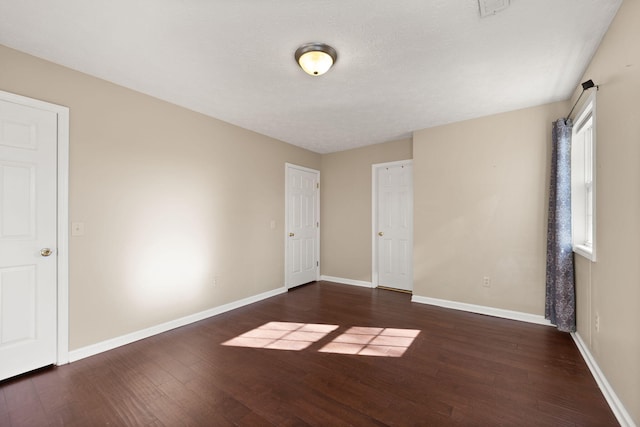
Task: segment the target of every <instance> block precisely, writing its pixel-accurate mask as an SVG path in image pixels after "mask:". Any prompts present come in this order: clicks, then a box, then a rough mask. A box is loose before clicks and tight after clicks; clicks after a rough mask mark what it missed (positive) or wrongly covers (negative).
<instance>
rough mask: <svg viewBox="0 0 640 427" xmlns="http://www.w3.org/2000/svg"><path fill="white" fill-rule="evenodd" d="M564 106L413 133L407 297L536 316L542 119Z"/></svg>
mask: <svg viewBox="0 0 640 427" xmlns="http://www.w3.org/2000/svg"><path fill="white" fill-rule="evenodd" d="M567 107H568V103H566V102H561V103H555V104H549V105H544V106H541V107H536V108H528V109H525V110H519V111H513V112H509V113H504V114H498V115H494V116H489V117H484V118H480V119H476V120H469V121H464V122H460V123H455V124H450V125H446V126H440V127H436V128H431V129H425V130H421V131H418V132H415V133H414V136H413V144H414V145H413V158H414V160H413V161H414V204H415V205H414V206H415V208H414V224H415V225H414V227H415V233H414V295H418V296H424V297H431V298H439V299H445V300H451V301H457V302H464V303H469V304H478V305H482V306H489V307H495V308H500V309H507V310H515V311H520V312H525V313H532V314H537V315H543V314H544V294H545V259H546V246H545V236H546V227H547V226H546V218H547V216H546V206H547V184H548V181H549V180H548V176H547V175H548V164H549V161H548V160H549V158H550V146H551V124H552V122H553V121H554V120H556V119H557V118H559V117H561V116H563V115H565V114H567V112H568V108H567ZM485 276H487V277H490V280H491V286H490V287H488V288H487V287H483V278H484V277H485Z"/></svg>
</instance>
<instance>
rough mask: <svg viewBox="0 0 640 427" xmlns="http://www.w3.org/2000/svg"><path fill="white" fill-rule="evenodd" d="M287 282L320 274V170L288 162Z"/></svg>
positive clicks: (289, 284)
mask: <svg viewBox="0 0 640 427" xmlns="http://www.w3.org/2000/svg"><path fill="white" fill-rule="evenodd" d="M286 177H287V178H286V181H287V182H286V192H287V195H286V201H287V202H286V211H287V213H286V215H287V217H286V221H285V222H286V226H285V232H286V235H285V239H286V261H285V264H286V266H285V268H286V286H287V288H292V287H294V286H298V285H302V284H304V283H309V282H313V281H314V280H318V279H319V277H320V232H319V231H320V172H318V171H316V170H313V169H307V168H303V167H301V166H295V165H291V164H287V165H286Z"/></svg>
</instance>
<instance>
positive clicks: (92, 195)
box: [0, 46, 320, 350]
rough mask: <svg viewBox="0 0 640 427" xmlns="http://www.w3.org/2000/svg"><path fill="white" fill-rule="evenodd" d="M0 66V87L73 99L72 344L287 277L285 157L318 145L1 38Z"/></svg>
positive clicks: (305, 160)
mask: <svg viewBox="0 0 640 427" xmlns="http://www.w3.org/2000/svg"><path fill="white" fill-rule="evenodd" d="M0 64H2V66H0V90H4V91H7V92H13V93H17V94H20V95H24V96H28V97H32V98H36V99H40V100H44V101H48V102H52V103H56V104H60V105H65V106H68V107H70V116H71V122H70V134H71V141H70V219H71V221H81V222H84V223H85V224H86V234H85V235H84V236H82V237H72V238H71V241H70V260H71V261H70V264H71V265H70V349H71V350H73V349H77V348H81V347H84V346H87V345H90V344H94V343H97V342H101V341H103V340H106V339H109V338H114V337H118V336H121V335H123V334H126V333H130V332H134V331H138V330H140V329H143V328H146V327H150V326H153V325H157V324H160V323H163V322H167V321H170V320H173V319H176V318H180V317H182V316H185V315H189V314H192V313H196V312H199V311H202V310H206V309H208V308H212V307H216V306H219V305H221V304H225V303H228V302H231V301H235V300H239V299H241V298H244V297H248V296H253V295H256V294H259V293H262V292H266V291H269V290H272V289H275V288H279V287H282V286H283V284H284V247H283V244H284V243H283V233H284V230H283V222H284V164H285V162H292V163H295V164H299V165H303V166H307V167H311V168H315V169H319V168H320V155H318V154H315V153H312V152H309V151H306V150H303V149H300V148H296V147H293V146H291V145H288V144H285V143H282V142H279V141H276V140H273V139H270V138H267V137H265V136H262V135H258V134H256V133H253V132H250V131H247V130H243V129H241V128H238V127H235V126H232V125H229V124H227V123H223V122H221V121H218V120H215V119H212V118H209V117H206V116H203V115H201V114H197V113H194V112H192V111H189V110H186V109H183V108H180V107H177V106H175V105H171V104H168V103H166V102H162V101H159V100H158V99H155V98H151V97H148V96H145V95H142V94H140V93H137V92H133V91H131V90H128V89H125V88H122V87H120V86H116V85H113V84H110V83H108V82H105V81H102V80H99V79H96V78H93V77H89V76H87V75H84V74H81V73H78V72H75V71H72V70H69V69H67V68H63V67H60V66H57V65H54V64H51V63H49V62H46V61H43V60H40V59H37V58H34V57H31V56H28V55H25V54H22V53H19V52H17V51H14V50H11V49H8V48H6V47H3V46H0ZM272 219H273V220H276V224H277V226H276V229H275V230H271V229H270V221H271V220H272ZM274 248H276V249H277V248H282V250H274ZM214 279H215V281H216V285H215V286H213V282H214Z"/></svg>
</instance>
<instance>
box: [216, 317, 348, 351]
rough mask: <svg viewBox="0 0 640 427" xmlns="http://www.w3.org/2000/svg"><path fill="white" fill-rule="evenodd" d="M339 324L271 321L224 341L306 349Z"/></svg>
mask: <svg viewBox="0 0 640 427" xmlns="http://www.w3.org/2000/svg"><path fill="white" fill-rule="evenodd" d="M336 329H338V325H321V324H314V323H291V322H269V323H265V324H264V325H262V326H260V327H258V328H256V329H252V330H250V331H249V332H245V333H244V334H242V335H239V336H237V337H235V338H232V339H230V340H229V341H226V342H224V343H222V345H228V346H234V347H253V348H270V349H277V350H297V351H299V350H304V349H305V348H307V347H309V346H310V345H311V344H313V343H314V342H316V341H319V340H321V339H322V338H324V337H325V336H326V335H327V334H328V333H329V332H332V331H335V330H336Z"/></svg>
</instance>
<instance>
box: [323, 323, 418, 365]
mask: <svg viewBox="0 0 640 427" xmlns="http://www.w3.org/2000/svg"><path fill="white" fill-rule="evenodd" d="M419 333H420V331H419V330H417V329H397V328H365V327H357V326H356V327H353V328H350V329H349V330H347V332H345V333H344V334H342V335H340V336H338V337H337V338H336V339H334V340H333V341H331V342H330V343H329V344H327V345H325V346H324V347H322V348H321V349H320V351H321V352H323V353H339V354H359V355H362V356H384V357H401V356H402V355H403V354H404V352H405V351H407V349H408V348H409V347H410V346H411V344H412V343H413V340H414V339H415V338H416V337H417V336H418V334H419Z"/></svg>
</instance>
